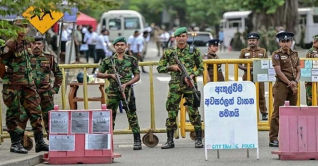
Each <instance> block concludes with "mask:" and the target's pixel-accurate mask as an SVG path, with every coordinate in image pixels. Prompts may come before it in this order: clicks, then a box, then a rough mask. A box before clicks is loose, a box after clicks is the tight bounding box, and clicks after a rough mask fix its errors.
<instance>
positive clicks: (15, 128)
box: [2, 85, 42, 134]
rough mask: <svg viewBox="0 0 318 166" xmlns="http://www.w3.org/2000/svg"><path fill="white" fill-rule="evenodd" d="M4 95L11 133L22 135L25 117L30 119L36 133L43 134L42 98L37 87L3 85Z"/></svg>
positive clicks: (8, 127)
mask: <svg viewBox="0 0 318 166" xmlns="http://www.w3.org/2000/svg"><path fill="white" fill-rule="evenodd" d="M2 94H3V102H4V104H5V105H6V106H7V113H6V125H7V129H8V131H9V132H16V133H18V134H22V133H23V132H24V127H23V126H24V125H23V123H22V119H25V118H26V117H25V116H27V117H28V118H30V121H31V126H32V130H33V132H34V133H37V132H42V124H41V123H42V116H41V107H40V98H39V95H38V93H37V91H36V87H35V85H3V90H2ZM24 102H25V105H23V103H24Z"/></svg>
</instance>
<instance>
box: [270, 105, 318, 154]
mask: <svg viewBox="0 0 318 166" xmlns="http://www.w3.org/2000/svg"><path fill="white" fill-rule="evenodd" d="M272 154H278V157H279V158H280V159H281V160H310V159H315V160H317V159H318V107H296V106H289V103H287V102H286V103H285V106H282V107H280V108H279V150H278V151H272Z"/></svg>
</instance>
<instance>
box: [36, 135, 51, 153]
mask: <svg viewBox="0 0 318 166" xmlns="http://www.w3.org/2000/svg"><path fill="white" fill-rule="evenodd" d="M34 140H35V144H36V145H35V152H36V153H38V152H41V151H49V145H47V144H46V143H45V142H44V140H43V133H42V131H41V132H38V133H34Z"/></svg>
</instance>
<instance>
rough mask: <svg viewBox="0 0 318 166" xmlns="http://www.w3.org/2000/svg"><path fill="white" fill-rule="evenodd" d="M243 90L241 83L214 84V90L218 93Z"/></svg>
mask: <svg viewBox="0 0 318 166" xmlns="http://www.w3.org/2000/svg"><path fill="white" fill-rule="evenodd" d="M242 91H243V86H242V84H238V83H233V84H232V85H230V86H216V87H215V92H216V93H218V94H220V93H225V94H232V93H235V92H242Z"/></svg>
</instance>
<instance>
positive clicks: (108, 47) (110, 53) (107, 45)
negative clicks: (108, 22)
mask: <svg viewBox="0 0 318 166" xmlns="http://www.w3.org/2000/svg"><path fill="white" fill-rule="evenodd" d="M105 33H106V35H104V36H103V37H104V41H105V43H106V47H107V53H106V56H112V55H113V53H114V52H115V51H116V50H114V48H113V47H110V45H109V44H110V42H109V37H108V36H109V31H108V30H107V29H106V32H105Z"/></svg>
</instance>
